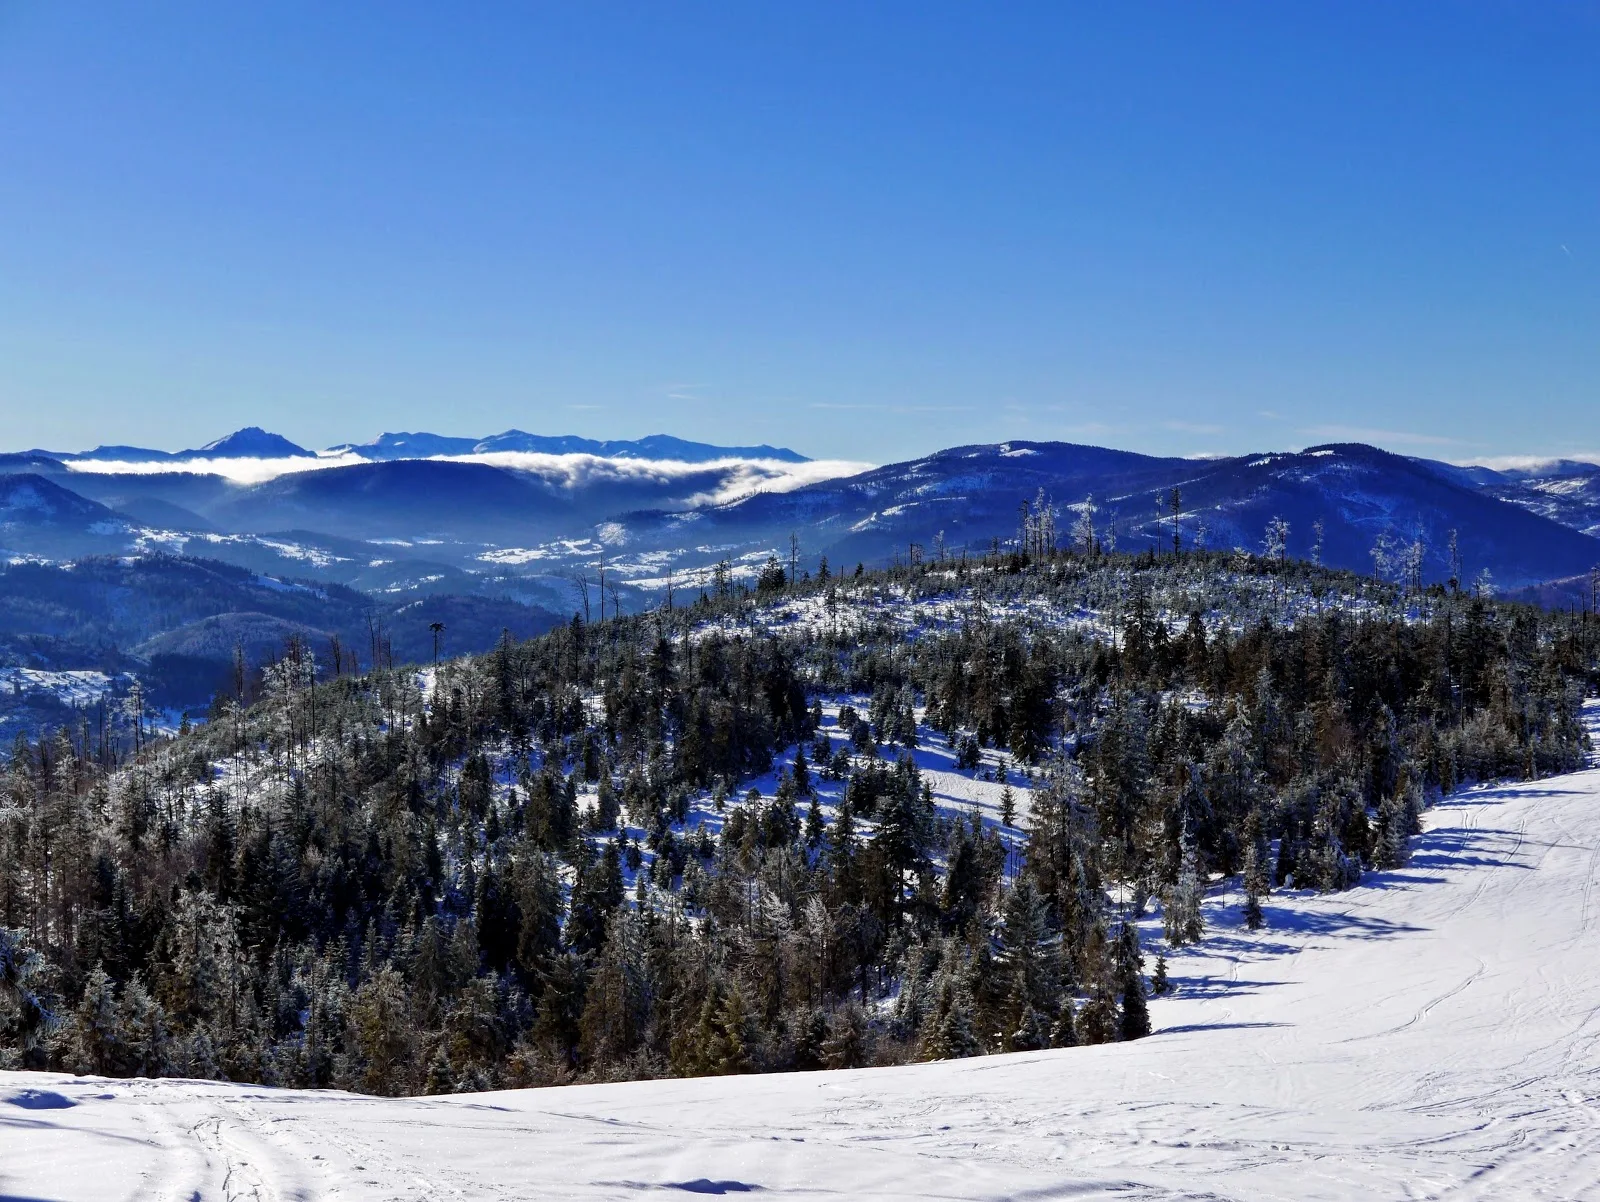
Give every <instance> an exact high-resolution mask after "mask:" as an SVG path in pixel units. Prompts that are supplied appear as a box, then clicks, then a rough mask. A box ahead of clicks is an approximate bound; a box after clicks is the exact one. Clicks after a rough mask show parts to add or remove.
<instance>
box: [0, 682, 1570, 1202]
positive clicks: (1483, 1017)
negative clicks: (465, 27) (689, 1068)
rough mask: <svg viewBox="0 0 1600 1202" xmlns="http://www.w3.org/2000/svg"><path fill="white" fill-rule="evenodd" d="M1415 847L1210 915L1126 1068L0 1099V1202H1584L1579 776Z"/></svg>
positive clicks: (1458, 802) (1061, 1056)
mask: <svg viewBox="0 0 1600 1202" xmlns="http://www.w3.org/2000/svg"><path fill="white" fill-rule="evenodd" d="M1590 715H1591V719H1593V718H1594V717H1596V716H1600V714H1597V711H1596V710H1595V709H1594V708H1593V707H1591V711H1590ZM1426 821H1427V825H1428V831H1427V833H1426V834H1425V835H1423V836H1422V837H1421V838H1419V839H1418V840H1416V846H1415V849H1414V854H1413V857H1412V862H1411V864H1410V865H1409V866H1408V867H1407V868H1405V869H1403V870H1400V871H1396V872H1390V873H1382V874H1377V873H1374V874H1369V875H1368V877H1367V878H1366V880H1365V882H1364V883H1363V884H1362V885H1361V886H1360V887H1358V888H1357V889H1354V890H1351V891H1350V892H1347V893H1342V894H1334V895H1330V896H1326V897H1316V896H1312V895H1307V894H1300V893H1288V894H1282V895H1274V896H1273V897H1272V898H1270V899H1269V900H1268V903H1267V907H1266V908H1267V916H1268V925H1267V927H1266V928H1265V929H1263V930H1261V931H1257V932H1250V931H1247V930H1245V929H1244V928H1243V926H1242V925H1241V922H1240V918H1239V900H1240V899H1239V898H1238V897H1237V895H1233V894H1217V895H1214V896H1213V897H1211V898H1210V899H1209V900H1208V903H1207V920H1208V925H1209V930H1208V934H1207V939H1206V942H1205V943H1204V944H1202V945H1201V946H1200V947H1199V948H1191V949H1185V950H1183V951H1181V952H1178V953H1174V954H1172V955H1171V956H1170V958H1169V959H1170V971H1171V975H1172V977H1173V980H1174V982H1175V984H1176V985H1177V993H1176V995H1175V996H1172V997H1165V998H1156V999H1153V1000H1152V1002H1151V1014H1152V1017H1153V1019H1154V1021H1155V1023H1156V1026H1157V1031H1156V1033H1155V1034H1154V1035H1153V1036H1151V1037H1150V1038H1149V1039H1145V1040H1142V1041H1139V1042H1137V1043H1131V1044H1114V1045H1109V1046H1105V1047H1097V1048H1077V1049H1070V1050H1065V1051H1056V1052H1036V1053H1019V1054H1015V1055H1010V1056H990V1057H983V1058H978V1059H973V1060H964V1061H957V1062H949V1063H942V1064H932V1065H914V1066H908V1067H905V1068H893V1069H869V1070H863V1071H856V1072H831V1073H807V1074H786V1075H777V1076H767V1077H759V1076H757V1077H737V1078H712V1079H702V1080H694V1081H657V1082H643V1083H634V1084H623V1085H598V1086H578V1087H570V1088H565V1089H548V1090H527V1091H520V1092H517V1091H508V1092H500V1093H490V1094H477V1095H462V1096H456V1097H450V1098H417V1099H403V1100H385V1099H376V1098H365V1097H358V1096H353V1095H349V1094H341V1093H336V1092H320V1091H312V1092H304V1091H300V1092H297V1091H292V1090H275V1089H266V1088H261V1087H257V1086H238V1085H226V1084H217V1083H210V1082H197V1081H143V1080H138V1081H110V1080H103V1079H91V1078H78V1077H70V1076H63V1075H61V1074H45V1073H0V1199H4V1202H25V1200H40V1202H79V1200H100V1199H118V1200H120V1199H128V1200H139V1202H146V1200H148V1202H212V1200H219V1202H269V1200H270V1202H289V1200H291V1199H351V1200H363V1202H364V1200H369V1199H370V1200H380V1199H381V1200H390V1199H496V1200H498V1199H527V1198H582V1199H591V1198H595V1199H598V1198H608V1199H615V1198H633V1197H639V1198H644V1197H650V1196H658V1197H663V1198H673V1197H682V1196H692V1195H696V1194H712V1195H724V1196H727V1195H739V1194H745V1193H749V1194H755V1195H759V1196H760V1197H763V1198H767V1199H829V1198H835V1199H846V1198H848V1199H857V1198H878V1199H912V1198H937V1199H985V1200H988V1199H993V1200H999V1199H1035V1200H1042V1199H1101V1198H1105V1199H1110V1198H1116V1199H1170V1198H1181V1199H1194V1200H1200V1199H1263V1200H1265V1199H1284V1200H1288V1199H1363V1200H1365V1199H1390V1198H1393V1199H1424V1198H1440V1199H1584V1198H1600V1108H1597V1107H1600V1021H1597V1020H1600V925H1597V919H1600V907H1596V906H1595V905H1593V904H1592V898H1591V894H1592V892H1593V889H1594V885H1595V882H1596V877H1597V873H1600V769H1597V770H1590V771H1587V772H1580V773H1574V774H1572V775H1568V776H1562V777H1555V778H1550V779H1546V780H1542V781H1535V782H1528V783H1523V784H1512V785H1504V786H1496V787H1487V788H1481V789H1475V790H1469V791H1467V792H1465V793H1462V794H1460V795H1458V796H1455V797H1452V798H1450V799H1448V800H1446V801H1445V802H1444V803H1443V804H1441V805H1440V806H1438V807H1437V808H1435V809H1434V810H1432V811H1430V813H1429V814H1428V815H1427V819H1426ZM1151 950H1152V951H1153V950H1154V948H1153V947H1152V949H1151Z"/></svg>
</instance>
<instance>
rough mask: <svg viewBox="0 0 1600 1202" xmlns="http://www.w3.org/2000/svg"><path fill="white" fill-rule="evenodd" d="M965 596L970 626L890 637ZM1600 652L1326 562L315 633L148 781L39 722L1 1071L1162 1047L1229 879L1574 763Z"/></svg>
mask: <svg viewBox="0 0 1600 1202" xmlns="http://www.w3.org/2000/svg"><path fill="white" fill-rule="evenodd" d="M938 596H949V597H954V598H955V599H956V600H957V601H958V602H959V603H960V604H959V605H958V607H957V608H958V610H959V613H960V615H961V616H960V617H959V620H955V621H947V622H944V623H942V624H936V623H927V624H919V623H917V622H912V623H909V624H900V625H895V624H893V623H889V622H886V621H884V620H882V617H881V611H882V608H883V603H884V601H885V598H886V597H887V598H888V599H889V601H890V603H891V605H893V604H902V605H905V606H915V605H917V604H919V603H920V602H921V601H923V600H925V599H927V598H929V597H938ZM1241 597H1246V598H1251V599H1252V600H1251V601H1250V609H1249V612H1248V613H1241V612H1239V611H1238V610H1237V608H1235V609H1232V610H1229V609H1226V608H1219V606H1224V607H1225V606H1226V605H1228V604H1233V605H1235V606H1237V603H1238V599H1239V598H1241ZM1229 598H1232V601H1230V600H1229ZM1086 600H1087V601H1090V602H1092V603H1093V613H1094V617H1093V620H1091V621H1082V620H1076V619H1075V620H1066V619H1067V618H1068V617H1069V616H1072V615H1079V616H1080V617H1081V614H1082V612H1083V607H1084V603H1085V601H1086ZM1213 600H1218V602H1219V604H1218V605H1211V604H1209V602H1210V601H1213ZM785 603H793V604H795V605H800V604H804V605H808V606H810V607H811V609H812V610H815V611H818V612H820V613H822V614H823V615H825V618H824V620H823V621H822V623H821V624H820V625H816V624H813V625H811V626H807V627H804V628H803V629H802V628H790V627H789V626H787V625H785V623H783V622H777V621H773V622H766V621H764V620H763V614H770V613H772V612H775V611H776V610H777V609H778V608H781V606H782V605H783V604H785ZM1191 605H1192V606H1193V608H1192V610H1191V608H1190V606H1191ZM874 615H877V616H874ZM1052 615H1058V616H1059V617H1060V618H1061V620H1059V621H1053V620H1051V616H1052ZM1592 643H1595V644H1600V629H1591V623H1590V622H1589V621H1588V620H1587V619H1585V620H1582V621H1580V620H1578V619H1575V618H1573V617H1571V616H1569V615H1551V614H1546V613H1541V612H1540V611H1537V610H1534V609H1531V608H1525V607H1519V606H1508V605H1501V604H1497V603H1494V602H1491V601H1488V600H1485V599H1483V598H1477V597H1469V596H1466V595H1458V594H1453V593H1435V594H1434V595H1433V596H1432V597H1430V598H1427V599H1426V606H1425V607H1424V608H1418V606H1417V605H1416V604H1415V603H1408V602H1406V601H1405V600H1404V599H1403V598H1396V597H1394V596H1390V597H1389V598H1388V600H1387V601H1385V602H1384V603H1382V604H1378V603H1375V602H1373V601H1372V600H1371V599H1370V598H1358V599H1355V600H1352V597H1351V588H1350V584H1349V580H1348V578H1342V577H1336V576H1331V575H1329V574H1326V573H1321V572H1318V571H1316V570H1314V569H1310V568H1306V567H1303V566H1297V565H1289V564H1263V563H1259V562H1255V561H1251V562H1245V561H1242V560H1238V559H1232V560H1223V559H1221V558H1218V557H1212V558H1210V559H1208V558H1206V557H1203V556H1188V555H1182V556H1171V557H1166V558H1164V559H1162V560H1159V561H1158V560H1156V559H1154V557H1150V556H1146V557H1144V558H1143V559H1142V560H1132V559H1128V558H1125V557H1123V558H1117V557H1106V556H1097V557H1095V558H1094V559H1092V560H1085V559H1081V558H1079V557H1075V556H1059V555H1055V556H1049V557H1047V558H1046V559H1045V560H1044V561H1043V562H1032V561H1029V560H1027V559H1025V558H1024V557H1019V556H1012V557H1007V558H999V557H996V558H992V559H989V560H983V561H972V562H970V563H963V564H960V565H952V564H938V563H921V564H915V565H908V566H906V567H902V568H900V569H898V570H897V571H895V572H892V573H886V574H882V573H870V572H863V573H861V574H859V575H852V576H850V577H848V578H846V579H845V580H843V581H841V580H840V579H839V578H838V577H836V576H832V575H829V576H826V577H825V576H824V575H823V573H822V572H821V571H819V572H818V573H817V575H816V576H815V577H813V578H811V579H808V580H803V581H801V582H798V583H797V582H794V581H792V580H791V579H789V578H788V574H787V573H783V572H781V571H780V572H778V573H776V574H774V573H773V572H772V571H771V570H770V567H769V571H768V573H766V574H765V576H764V578H763V579H762V580H761V581H760V582H759V586H758V589H757V590H756V591H753V592H752V591H750V590H745V589H741V588H737V587H735V586H731V585H727V584H724V585H723V586H722V587H721V588H719V589H718V590H716V592H714V593H713V594H712V595H709V596H703V597H702V598H701V600H699V601H698V602H697V603H695V604H693V605H691V606H689V607H688V608H680V609H675V610H672V611H662V612H658V613H654V614H650V615H646V616H642V617H634V618H624V619H620V620H612V621H607V622H604V623H601V624H598V625H588V624H585V623H583V622H581V621H579V620H577V619H574V620H573V622H572V623H571V624H570V625H567V626H564V627H562V628H560V629H557V630H555V631H553V632H552V633H550V634H548V635H546V636H544V637H542V638H540V639H536V640H533V641H529V642H524V643H515V642H512V641H511V640H509V639H507V640H505V641H504V642H502V644H501V645H500V647H499V648H498V649H497V650H496V651H495V652H493V653H491V654H489V655H485V656H481V657H475V658H472V659H467V660H460V661H456V662H452V663H449V664H446V665H443V666H441V667H440V668H439V669H438V670H437V673H436V674H434V673H417V672H413V671H382V672H377V673H370V674H368V675H366V676H361V677H349V676H346V677H343V678H340V679H336V680H327V679H323V678H321V677H319V676H318V674H317V672H316V670H315V667H314V665H312V664H311V663H310V662H309V659H308V657H305V656H304V655H302V654H300V652H299V650H298V649H297V648H294V647H291V648H289V649H288V651H287V653H286V654H285V655H284V656H283V657H282V658H281V659H280V660H279V661H278V662H277V663H276V664H274V665H273V666H272V668H271V670H270V671H269V672H268V674H267V677H266V679H265V680H264V682H263V692H264V696H263V698H262V700H260V701H259V702H258V703H257V704H255V705H254V706H252V707H251V708H249V709H247V710H246V709H241V708H239V707H237V706H235V705H233V704H232V703H231V702H229V701H227V700H219V701H218V703H217V704H216V705H215V706H214V708H213V714H212V720H211V721H210V722H208V723H207V724H206V725H205V726H203V727H201V728H199V729H196V730H195V731H193V732H190V733H188V734H186V735H184V736H182V737H180V738H177V739H174V740H167V741H160V742H157V743H155V744H153V745H151V746H150V747H148V748H146V749H145V750H144V751H143V752H142V753H141V754H140V755H139V757H138V758H137V759H136V761H135V762H134V763H133V764H132V765H130V766H125V767H122V768H119V769H117V770H114V771H113V770H108V769H107V768H106V767H105V766H104V764H103V762H102V760H101V759H99V758H98V757H97V756H96V755H95V749H94V748H93V747H92V746H90V745H88V742H89V741H88V740H87V739H85V738H84V737H82V736H81V735H80V734H79V733H76V732H74V731H72V730H63V731H58V732H55V733H53V734H49V735H46V736H42V737H40V738H38V739H36V740H20V741H19V742H18V744H17V746H16V747H15V749H14V752H13V754H12V756H11V759H10V761H9V763H8V764H7V765H6V766H5V768H4V772H3V776H0V927H3V928H5V930H4V933H3V934H0V1057H3V1058H4V1059H5V1061H6V1063H8V1064H11V1065H13V1066H18V1065H20V1066H32V1067H45V1066H50V1067H56V1068H61V1069H67V1070H74V1071H85V1072H98V1073H109V1074H145V1075H157V1074H181V1075H186V1076H203V1077H224V1078H228V1079H233V1080H246V1081H261V1082H268V1083H280V1084H286V1085H306V1086H327V1085H335V1086H342V1087H348V1088H354V1089H360V1090H365V1091H370V1092H375V1093H410V1092H424V1091H426V1092H441V1091H453V1090H464V1089H480V1088H487V1087H491V1086H498V1085H524V1084H551V1083H560V1082H566V1081H575V1080H614V1079H627V1078H640V1077H652V1076H663V1075H695V1074H705V1073H734V1072H753V1071H781V1070H790V1069H807V1068H816V1067H822V1066H856V1065H867V1064H878V1063H893V1062H901V1061H905V1060H909V1059H916V1058H942V1057H950V1056H966V1055H973V1054H979V1053H984V1052H994V1051H1004V1050H1014V1049H1030V1048H1040V1047H1047V1046H1068V1045H1072V1044H1075V1043H1095V1042H1104V1041H1108V1040H1115V1039H1127V1038H1137V1037H1139V1036H1140V1035H1142V1034H1144V1033H1146V1032H1147V1031H1148V1029H1149V1017H1148V1012H1147V1008H1146V998H1147V996H1148V995H1149V994H1150V993H1151V992H1152V991H1156V992H1159V991H1160V990H1161V989H1163V988H1165V987H1166V985H1167V983H1166V980H1165V966H1164V961H1161V960H1159V959H1158V960H1157V962H1156V963H1155V964H1154V965H1152V964H1151V963H1150V962H1149V959H1148V956H1149V954H1150V953H1151V952H1156V951H1159V948H1158V947H1157V948H1146V947H1142V946H1141V943H1140V939H1139V936H1138V933H1137V929H1136V923H1137V922H1138V920H1139V919H1140V918H1141V917H1143V916H1147V915H1150V914H1152V913H1154V912H1156V911H1157V910H1159V913H1160V915H1161V918H1162V921H1163V926H1164V934H1165V939H1166V941H1168V942H1170V943H1171V944H1172V945H1182V944H1185V943H1189V942H1193V941H1195V940H1197V939H1200V938H1202V937H1203V935H1204V916H1203V912H1202V908H1201V900H1202V898H1203V896H1204V895H1205V893H1206V891H1207V889H1208V888H1216V887H1218V885H1219V883H1220V882H1222V881H1223V879H1224V878H1233V882H1232V883H1233V884H1234V885H1236V886H1237V887H1238V889H1239V891H1240V893H1241V894H1242V896H1243V899H1244V919H1245V921H1246V922H1247V923H1248V924H1249V925H1252V926H1255V925H1259V924H1260V923H1261V922H1262V921H1263V918H1264V911H1263V907H1262V902H1263V899H1264V898H1265V897H1266V895H1267V894H1268V893H1269V892H1270V891H1271V890H1272V889H1274V888H1277V887H1283V886H1291V887H1295V888H1315V889H1323V890H1330V889H1339V888H1343V887H1347V886H1348V885H1350V884H1352V883H1353V882H1355V881H1356V880H1358V879H1359V878H1360V875H1361V874H1362V872H1364V871H1366V870H1367V869H1369V868H1383V867H1390V866H1395V865H1399V864H1402V863H1404V861H1405V859H1406V854H1407V850H1406V849H1407V840H1408V838H1409V836H1410V835H1411V834H1412V833H1414V832H1415V831H1416V830H1417V824H1418V816H1419V814H1420V811H1421V809H1422V808H1423V807H1424V806H1425V805H1426V804H1427V803H1428V801H1429V799H1430V798H1432V797H1434V796H1437V795H1438V794H1439V793H1440V792H1441V791H1448V790H1450V789H1452V788H1455V787H1456V786H1457V785H1459V784H1460V783H1462V782H1463V781H1467V780H1474V779H1479V780H1481V779H1490V778H1495V777H1506V776H1509V777H1533V776H1538V775H1543V774H1547V773H1553V772H1560V771H1565V770H1569V769H1571V768H1573V767H1576V766H1577V765H1579V764H1580V763H1581V761H1582V756H1583V753H1584V750H1585V737H1584V734H1583V731H1582V727H1581V723H1580V706H1581V699H1582V696H1583V694H1584V691H1585V689H1586V688H1587V687H1589V686H1590V685H1592V682H1593V679H1594V675H1593V673H1594V665H1595V651H1594V647H1593V646H1592ZM846 698H848V700H849V701H850V704H846V705H844V706H843V708H841V709H840V710H839V712H838V718H837V720H836V721H835V720H834V719H833V718H832V716H831V714H830V715H829V716H827V717H826V718H825V715H824V709H823V705H822V704H821V703H822V702H823V701H827V702H828V703H829V705H828V708H829V710H830V711H831V710H832V709H833V708H834V703H835V702H837V701H839V700H841V699H846ZM919 731H920V737H922V738H924V739H926V738H928V737H933V738H935V739H937V740H941V741H944V742H947V743H948V745H949V747H950V749H951V750H952V751H953V752H954V754H955V757H956V759H957V762H958V763H959V764H961V765H962V766H963V770H966V771H970V772H982V773H984V774H986V775H989V776H995V775H998V776H999V777H1000V778H1001V779H1002V780H1003V781H1004V782H1005V797H1006V803H1005V804H1006V807H1007V810H1008V812H1006V813H1003V814H1002V815H1001V821H1000V822H995V821H994V820H993V819H992V817H991V819H989V820H987V821H986V820H984V819H983V818H982V817H980V816H979V815H978V814H977V813H976V812H971V813H962V812H951V811H948V810H943V809H941V808H940V807H939V805H938V803H937V800H936V798H935V796H934V795H933V792H932V790H931V789H930V788H929V787H928V783H927V781H925V780H924V778H923V773H922V771H921V770H920V769H919V767H918V760H917V758H916V756H915V755H913V754H912V748H913V746H914V745H915V744H916V743H917V741H918V739H919ZM930 732H934V733H932V734H931V735H930ZM758 776H759V777H761V778H762V779H763V780H765V781H767V782H769V787H768V791H767V793H766V794H765V795H763V794H761V793H757V792H753V791H751V790H750V789H749V788H748V786H749V783H750V782H751V781H752V780H753V779H754V778H756V777H758ZM1024 811H1026V812H1025V813H1024Z"/></svg>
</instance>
